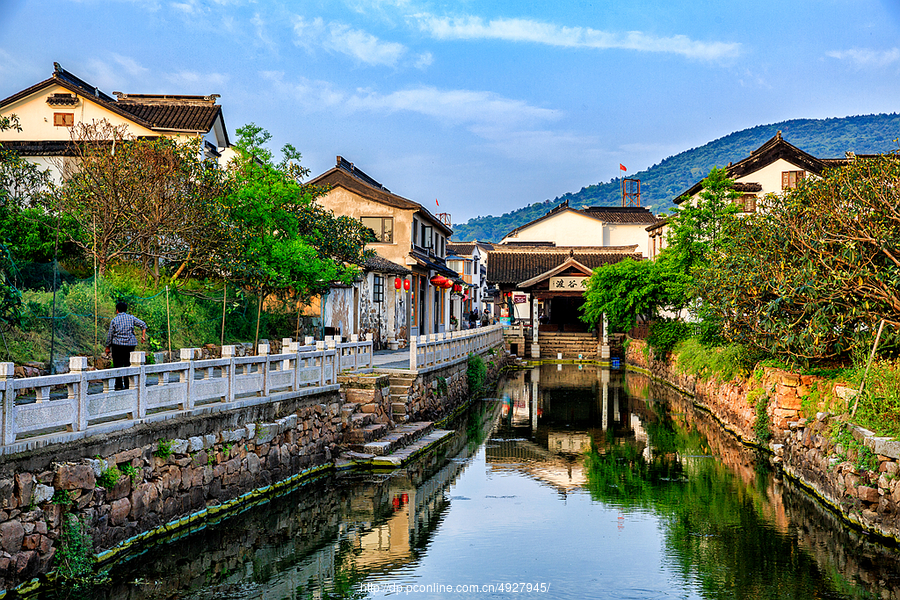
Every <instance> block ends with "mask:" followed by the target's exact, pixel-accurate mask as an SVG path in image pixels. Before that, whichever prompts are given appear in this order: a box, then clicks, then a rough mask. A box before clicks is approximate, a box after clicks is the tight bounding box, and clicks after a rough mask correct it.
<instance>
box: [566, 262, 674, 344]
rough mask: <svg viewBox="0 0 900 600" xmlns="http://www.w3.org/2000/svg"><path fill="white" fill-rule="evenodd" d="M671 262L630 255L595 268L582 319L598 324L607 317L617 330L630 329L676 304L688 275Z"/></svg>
mask: <svg viewBox="0 0 900 600" xmlns="http://www.w3.org/2000/svg"><path fill="white" fill-rule="evenodd" d="M671 266H672V265H671V263H669V262H667V261H649V260H641V261H638V260H634V259H631V258H626V259H625V260H622V261H619V262H617V263H614V264H610V265H603V266H601V267H598V268H596V269H594V272H593V274H592V275H591V277H590V279H588V284H587V290H586V291H585V293H584V297H585V302H584V305H583V307H582V312H583V313H584V314H583V315H582V317H581V319H582V320H583V321H584V322H586V323H588V324H589V325H591V326H592V327H596V326H597V325H599V324H600V323H601V322H602V321H603V315H604V314H605V315H606V316H607V319H608V320H609V326H610V328H611V329H612V330H613V331H628V330H629V329H631V328H632V327H634V326H635V324H636V323H637V320H638V319H639V318H640V319H643V320H645V321H649V320H651V319H653V318H655V317H656V316H657V314H658V313H659V311H660V310H662V309H664V308H670V307H674V306H675V305H676V304H677V303H678V301H679V299H680V298H681V297H683V295H684V286H685V285H686V283H687V277H686V276H685V275H684V274H683V273H680V272H678V271H673V270H672V269H671Z"/></svg>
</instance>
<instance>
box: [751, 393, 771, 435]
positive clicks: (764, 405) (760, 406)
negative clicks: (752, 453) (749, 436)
mask: <svg viewBox="0 0 900 600" xmlns="http://www.w3.org/2000/svg"><path fill="white" fill-rule="evenodd" d="M753 433H755V434H756V441H757V442H759V443H760V444H764V443H766V442H768V441H769V440H770V439H772V420H771V419H769V398H768V396H765V395H760V396H759V397H758V398H757V399H756V420H755V421H754V422H753Z"/></svg>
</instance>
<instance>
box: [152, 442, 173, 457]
mask: <svg viewBox="0 0 900 600" xmlns="http://www.w3.org/2000/svg"><path fill="white" fill-rule="evenodd" d="M173 445H174V442H173V441H172V440H164V439H162V438H160V440H159V442H158V443H157V445H156V450H154V451H153V456H155V457H157V458H161V459H163V460H165V459H167V458H169V457H170V456H172V454H174V452H173V450H172V446H173Z"/></svg>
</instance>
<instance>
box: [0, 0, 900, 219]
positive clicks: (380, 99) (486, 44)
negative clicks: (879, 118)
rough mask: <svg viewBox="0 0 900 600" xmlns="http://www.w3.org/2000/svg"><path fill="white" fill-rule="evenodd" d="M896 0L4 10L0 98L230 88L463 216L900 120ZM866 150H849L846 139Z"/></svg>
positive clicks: (306, 152)
mask: <svg viewBox="0 0 900 600" xmlns="http://www.w3.org/2000/svg"><path fill="white" fill-rule="evenodd" d="M898 29H900V3H898V2H897V0H890V1H889V0H885V1H874V0H820V1H798V2H791V1H787V2H784V1H781V0H778V1H776V0H754V1H748V2H744V1H741V0H736V1H733V2H721V3H719V2H708V1H698V0H694V1H691V2H684V1H681V0H665V1H649V0H632V1H629V2H559V1H555V2H550V1H548V2H529V1H527V0H525V1H522V0H520V1H517V2H507V1H491V2H483V1H475V0H471V1H467V0H460V1H457V2H441V1H431V0H346V1H331V2H326V1H320V0H309V1H304V2H287V1H282V2H279V1H258V2H252V1H245V0H181V1H173V2H168V1H164V0H134V1H130V0H119V1H100V0H77V1H76V0H52V1H51V0H46V1H28V0H0V97H7V96H9V95H12V94H13V93H15V92H17V91H19V90H21V89H23V88H25V87H27V86H30V85H32V84H34V83H37V82H38V81H41V80H43V79H46V78H47V77H48V76H50V74H51V73H52V70H53V62H54V61H57V62H59V63H60V64H62V65H63V67H65V68H66V69H68V70H69V71H71V72H73V73H75V74H76V75H78V76H80V77H81V78H82V79H85V80H87V81H89V82H91V83H93V84H94V85H97V86H98V87H100V89H102V90H103V91H105V92H107V93H111V92H113V91H121V92H125V93H171V94H211V93H217V94H220V95H221V98H220V99H219V102H220V103H221V104H222V105H223V107H224V115H225V122H226V125H227V126H228V129H229V135H231V136H234V130H235V129H236V128H237V127H239V126H240V125H243V124H245V123H248V122H251V121H253V122H255V123H256V124H258V125H260V126H262V127H264V128H266V129H268V130H269V131H270V132H271V133H272V134H273V146H274V147H275V148H276V149H277V148H280V146H281V145H283V144H284V143H292V144H293V145H294V146H296V147H297V148H298V149H299V150H300V151H301V152H302V154H303V162H304V164H305V165H306V166H307V167H309V168H310V169H311V170H312V174H313V175H317V174H319V173H322V172H324V171H326V170H327V169H329V168H331V167H332V166H334V161H335V156H336V155H341V156H343V157H345V158H346V159H348V160H350V161H352V162H354V163H355V164H356V165H357V166H358V167H359V168H361V169H362V170H364V171H366V172H367V173H368V174H369V175H371V176H372V177H374V178H375V179H377V180H379V181H381V182H382V183H383V184H384V185H385V186H387V187H388V188H390V189H391V190H392V191H393V192H395V193H397V194H400V195H402V196H405V197H407V198H410V199H412V200H415V201H417V202H420V203H422V204H424V205H426V206H427V207H428V208H430V209H432V210H438V209H437V208H436V207H435V206H434V202H435V199H438V200H439V201H440V209H439V210H440V211H446V212H449V213H450V214H451V215H452V218H453V222H455V223H459V222H463V221H465V220H468V219H469V218H471V217H474V216H479V215H487V214H494V215H499V214H501V213H503V212H506V211H509V210H512V209H515V208H518V207H520V206H524V205H526V204H530V203H532V202H538V201H542V200H545V199H547V198H554V197H556V196H558V195H561V194H563V193H565V192H570V191H571V192H574V191H577V190H579V189H580V188H581V187H582V186H586V185H590V184H594V183H598V182H605V181H608V180H609V179H611V178H613V177H616V176H618V175H619V173H620V171H619V164H620V163H622V164H624V165H625V166H626V167H628V169H629V171H628V172H629V173H633V172H635V171H639V170H641V169H645V168H647V167H650V166H652V165H653V164H656V163H658V162H659V161H661V160H663V159H664V158H666V157H668V156H671V155H673V154H676V153H678V152H681V151H683V150H687V149H689V148H692V147H697V146H700V145H703V144H705V143H706V142H708V141H710V140H713V139H715V138H718V137H720V136H723V135H727V134H728V133H731V132H733V131H737V130H740V129H744V128H746V127H752V126H754V125H760V124H765V123H773V122H777V121H782V120H785V119H792V118H825V117H843V116H848V115H858V114H870V113H880V112H896V111H897V110H898V108H900V35H898V34H900V31H898ZM848 150H852V148H848Z"/></svg>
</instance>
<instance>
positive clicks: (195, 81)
mask: <svg viewBox="0 0 900 600" xmlns="http://www.w3.org/2000/svg"><path fill="white" fill-rule="evenodd" d="M166 79H168V80H169V81H170V82H172V83H174V84H176V85H177V86H178V87H179V88H186V89H185V90H184V91H181V92H179V93H180V94H191V93H194V94H204V95H205V94H214V93H219V94H220V93H222V89H223V88H224V87H225V85H226V84H227V83H228V80H229V76H228V75H226V74H223V73H198V72H196V71H178V72H177V73H170V74H168V75H166Z"/></svg>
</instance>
